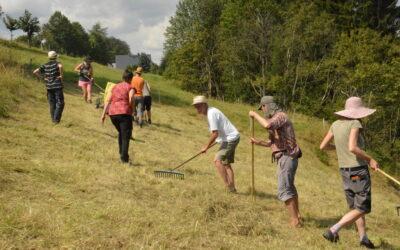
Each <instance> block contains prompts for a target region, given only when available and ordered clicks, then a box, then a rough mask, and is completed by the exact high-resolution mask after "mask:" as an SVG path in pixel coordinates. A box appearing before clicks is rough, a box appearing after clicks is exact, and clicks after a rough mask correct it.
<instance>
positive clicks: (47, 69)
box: [39, 60, 63, 89]
mask: <svg viewBox="0 0 400 250" xmlns="http://www.w3.org/2000/svg"><path fill="white" fill-rule="evenodd" d="M58 64H59V62H57V61H56V60H51V61H49V62H48V63H46V64H43V65H42V66H40V68H39V70H40V74H42V75H43V76H44V80H45V81H46V87H47V89H59V88H62V87H63V85H62V82H61V73H60V68H59V67H58Z"/></svg>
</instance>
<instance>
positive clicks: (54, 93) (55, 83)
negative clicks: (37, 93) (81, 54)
mask: <svg viewBox="0 0 400 250" xmlns="http://www.w3.org/2000/svg"><path fill="white" fill-rule="evenodd" d="M47 57H48V58H49V61H48V62H47V63H45V64H43V65H41V66H40V67H39V68H37V69H35V70H34V71H33V74H35V75H36V76H37V77H40V76H43V77H44V80H45V82H46V89H47V100H48V102H49V106H50V116H51V120H52V121H53V123H54V124H58V123H60V121H61V116H62V113H63V110H64V105H65V104H64V92H63V65H62V64H61V63H60V62H58V61H57V58H58V54H57V52H55V51H49V52H48V53H47Z"/></svg>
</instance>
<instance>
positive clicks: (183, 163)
mask: <svg viewBox="0 0 400 250" xmlns="http://www.w3.org/2000/svg"><path fill="white" fill-rule="evenodd" d="M215 144H217V143H216V142H214V143H213V144H212V145H211V146H210V147H209V148H212V147H214V145H215ZM202 153H203V152H199V153H198V154H196V155H195V156H192V157H191V158H190V159H187V160H186V161H184V162H182V163H181V164H180V165H179V166H177V167H175V168H174V169H172V170H177V169H178V168H180V167H182V166H183V165H185V164H186V163H188V162H189V161H191V160H193V159H194V158H196V157H197V156H199V155H201V154H202Z"/></svg>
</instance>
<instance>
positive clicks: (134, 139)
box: [91, 130, 146, 143]
mask: <svg viewBox="0 0 400 250" xmlns="http://www.w3.org/2000/svg"><path fill="white" fill-rule="evenodd" d="M91 132H94V133H95V134H99V135H103V136H104V135H105V136H107V137H110V138H113V139H118V135H113V134H110V133H107V132H100V131H98V130H91ZM130 140H131V141H134V142H139V143H146V141H143V140H140V139H136V138H133V137H131V139H130Z"/></svg>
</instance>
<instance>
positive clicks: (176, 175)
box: [154, 170, 185, 180]
mask: <svg viewBox="0 0 400 250" xmlns="http://www.w3.org/2000/svg"><path fill="white" fill-rule="evenodd" d="M154 175H155V176H156V177H159V178H173V179H180V180H183V179H184V178H185V175H184V174H182V173H180V172H176V171H174V170H156V171H154Z"/></svg>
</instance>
